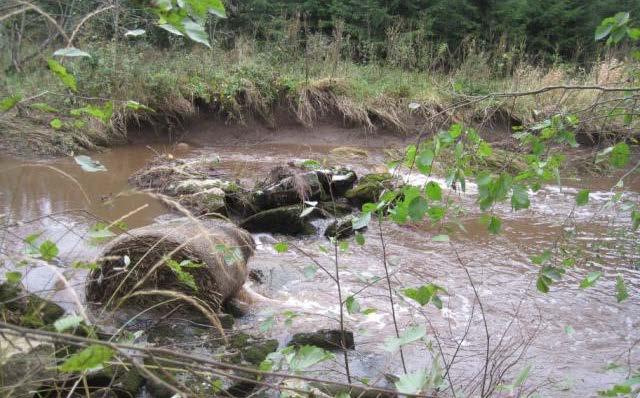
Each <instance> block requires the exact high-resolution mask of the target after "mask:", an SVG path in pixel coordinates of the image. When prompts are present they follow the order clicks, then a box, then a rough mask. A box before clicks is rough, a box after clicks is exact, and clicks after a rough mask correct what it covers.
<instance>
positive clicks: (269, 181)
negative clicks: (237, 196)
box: [252, 166, 325, 210]
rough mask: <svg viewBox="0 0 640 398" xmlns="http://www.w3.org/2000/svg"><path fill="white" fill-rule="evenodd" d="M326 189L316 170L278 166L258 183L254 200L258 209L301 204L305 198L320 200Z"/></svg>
mask: <svg viewBox="0 0 640 398" xmlns="http://www.w3.org/2000/svg"><path fill="white" fill-rule="evenodd" d="M324 196H325V192H324V189H323V187H322V184H321V183H320V179H319V178H318V174H317V173H316V172H315V171H307V172H299V171H297V170H295V169H292V168H286V167H282V166H280V167H276V168H274V169H273V170H271V172H270V173H269V175H268V176H267V178H266V179H265V180H264V181H261V182H259V183H258V184H256V190H255V191H254V192H253V196H252V202H253V204H254V206H255V208H256V209H257V210H268V209H273V208H276V207H282V206H290V205H295V204H300V203H302V202H303V201H305V200H320V199H321V198H323V197H324Z"/></svg>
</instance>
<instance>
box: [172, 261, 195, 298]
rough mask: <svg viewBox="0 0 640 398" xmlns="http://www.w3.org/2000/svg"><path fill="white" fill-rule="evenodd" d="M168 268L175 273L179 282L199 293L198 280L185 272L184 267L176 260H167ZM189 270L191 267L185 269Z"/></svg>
mask: <svg viewBox="0 0 640 398" xmlns="http://www.w3.org/2000/svg"><path fill="white" fill-rule="evenodd" d="M166 264H167V266H168V267H169V268H170V269H171V270H172V271H173V273H174V274H175V275H176V276H177V277H178V280H179V281H180V282H182V283H184V284H185V285H187V286H189V287H190V288H191V289H193V290H195V291H197V290H198V285H197V284H196V280H195V278H194V277H193V275H191V274H190V273H189V272H187V271H184V270H183V269H182V268H183V266H182V265H181V264H180V263H178V262H177V261H175V260H171V259H169V260H167V261H166ZM185 268H189V267H185Z"/></svg>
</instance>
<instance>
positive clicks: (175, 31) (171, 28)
mask: <svg viewBox="0 0 640 398" xmlns="http://www.w3.org/2000/svg"><path fill="white" fill-rule="evenodd" d="M158 26H159V27H161V28H162V29H164V30H166V31H167V32H169V33H172V34H174V35H177V36H184V35H183V34H182V32H180V30H179V29H178V28H176V27H175V26H173V25H170V24H160V25H158Z"/></svg>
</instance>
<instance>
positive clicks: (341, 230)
mask: <svg viewBox="0 0 640 398" xmlns="http://www.w3.org/2000/svg"><path fill="white" fill-rule="evenodd" d="M352 221H353V216H347V217H343V218H339V219H336V220H334V221H333V222H331V224H329V226H328V227H327V229H326V230H325V231H324V236H326V237H327V238H336V239H338V240H340V239H345V238H348V237H350V236H352V235H353V234H354V233H355V231H354V229H353V223H352ZM365 228H366V227H365ZM362 229H364V228H362Z"/></svg>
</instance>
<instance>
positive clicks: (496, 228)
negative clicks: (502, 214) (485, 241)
mask: <svg viewBox="0 0 640 398" xmlns="http://www.w3.org/2000/svg"><path fill="white" fill-rule="evenodd" d="M487 228H488V229H489V232H491V233H492V234H494V235H497V234H499V233H500V230H502V221H501V220H500V219H499V218H498V217H496V216H491V218H489V225H488V226H487Z"/></svg>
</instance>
